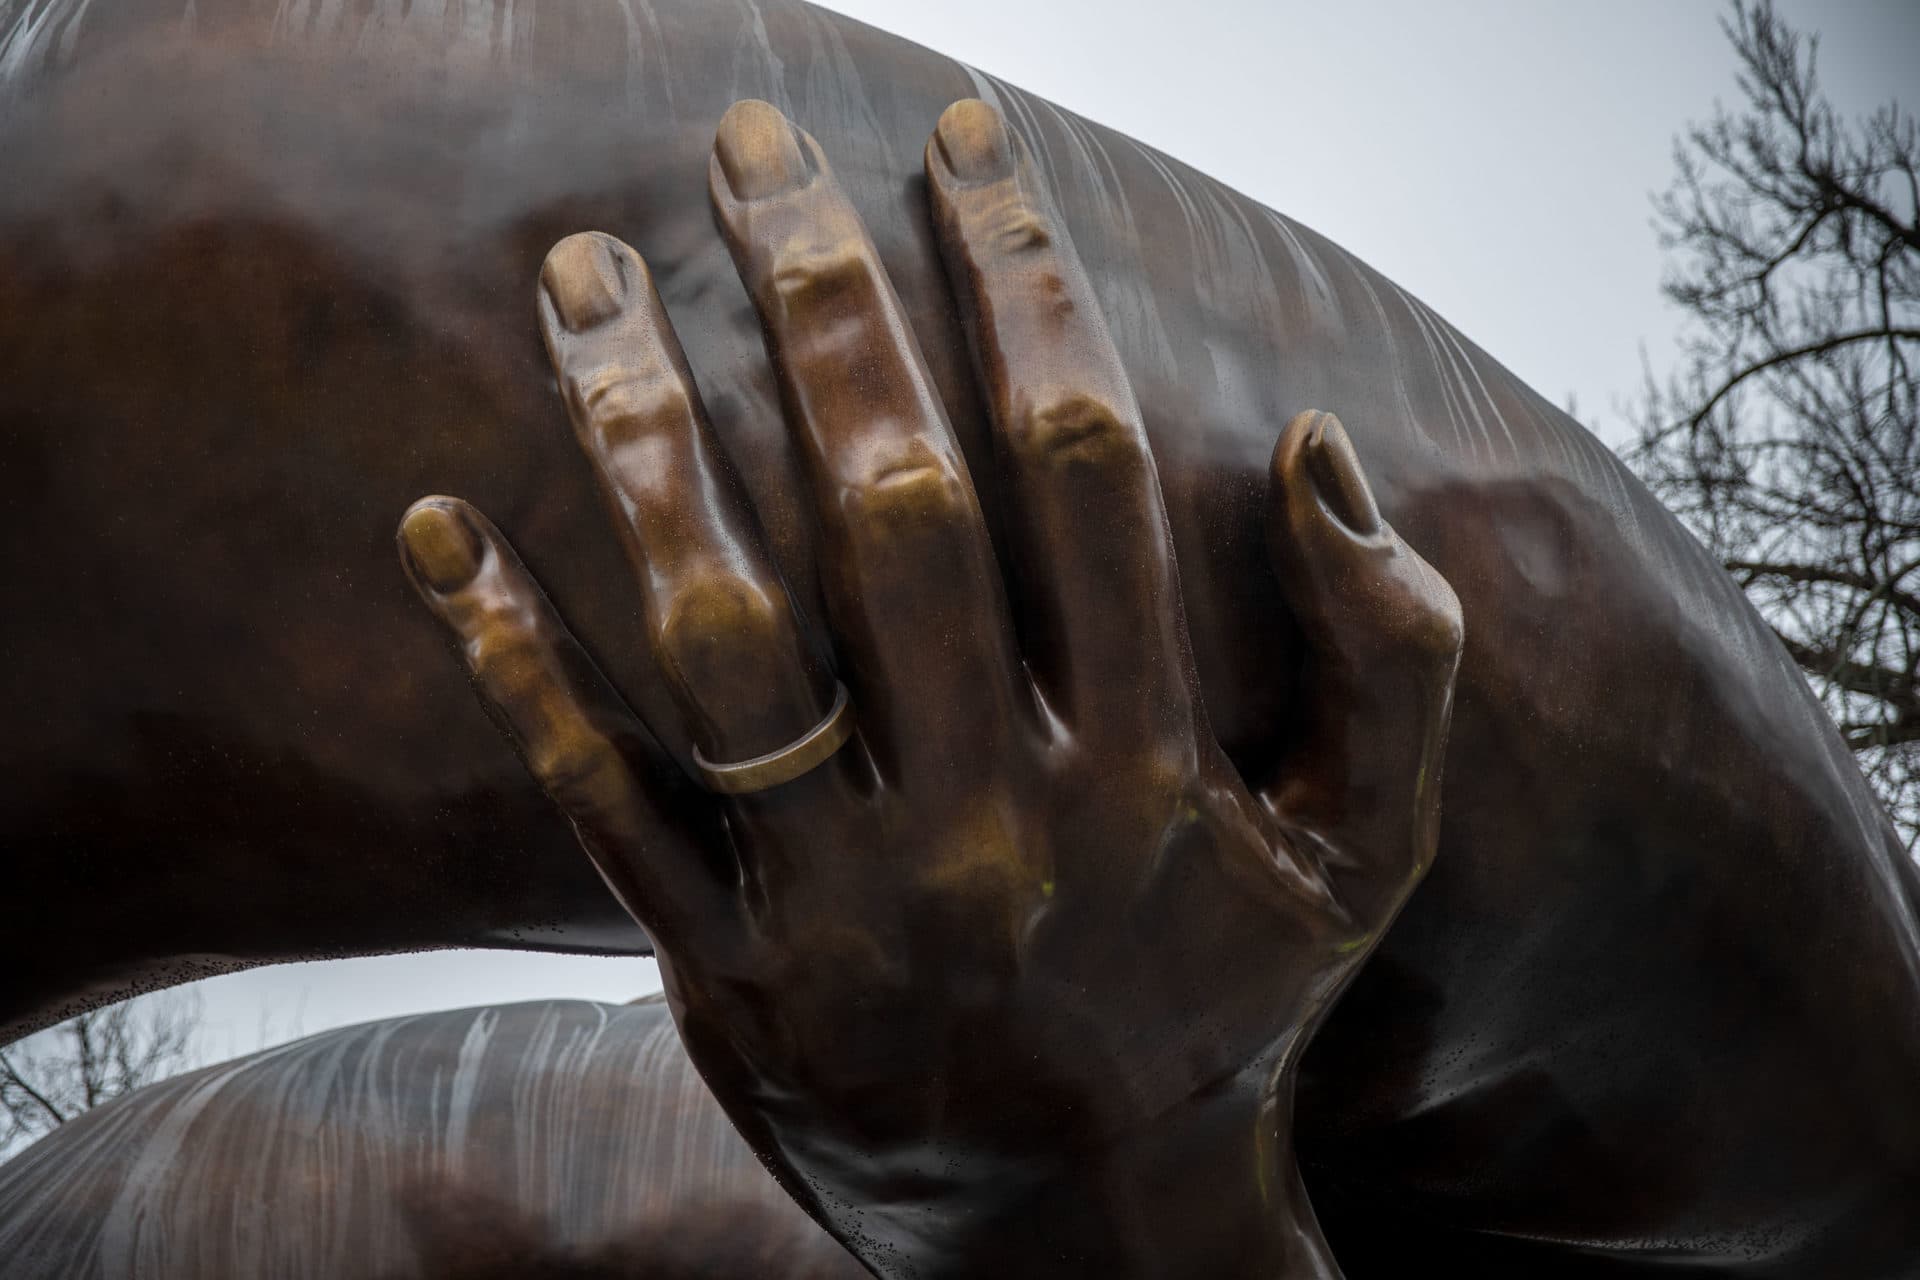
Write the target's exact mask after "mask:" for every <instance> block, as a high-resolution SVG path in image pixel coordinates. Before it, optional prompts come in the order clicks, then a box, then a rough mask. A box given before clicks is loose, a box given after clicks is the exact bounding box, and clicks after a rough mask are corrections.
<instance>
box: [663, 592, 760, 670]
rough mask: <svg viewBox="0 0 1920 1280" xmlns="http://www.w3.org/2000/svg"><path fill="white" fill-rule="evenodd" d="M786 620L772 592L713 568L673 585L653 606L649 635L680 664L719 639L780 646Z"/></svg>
mask: <svg viewBox="0 0 1920 1280" xmlns="http://www.w3.org/2000/svg"><path fill="white" fill-rule="evenodd" d="M788 622H789V615H788V611H787V608H786V605H785V602H784V601H782V600H780V599H779V598H777V597H776V596H775V595H774V594H772V593H770V592H768V591H766V590H764V589H762V588H761V587H759V586H756V585H755V584H754V583H752V582H749V581H747V580H746V579H744V578H740V577H736V576H732V575H720V574H714V575H710V576H703V577H700V578H696V579H694V580H692V581H689V582H687V583H685V584H682V585H680V586H678V587H676V588H675V589H673V591H672V592H671V594H670V595H669V596H668V597H667V599H666V601H665V602H664V604H663V606H662V608H661V609H660V610H659V621H658V623H657V625H656V629H655V640H656V643H657V644H658V645H659V648H660V652H661V653H662V654H663V655H665V656H666V658H667V659H668V661H669V662H670V663H671V664H673V665H674V666H676V667H678V668H680V669H681V670H685V669H687V668H689V667H692V666H695V665H699V663H698V659H699V656H700V655H701V654H703V653H707V652H709V651H711V650H712V649H714V648H715V647H716V646H719V645H724V646H726V647H727V648H728V649H729V650H744V651H746V652H749V653H758V654H769V653H780V652H784V648H783V643H784V640H785V637H786V633H787V631H788V630H789V627H788Z"/></svg>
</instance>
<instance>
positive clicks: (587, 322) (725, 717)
mask: <svg viewBox="0 0 1920 1280" xmlns="http://www.w3.org/2000/svg"><path fill="white" fill-rule="evenodd" d="M540 285H541V287H540V300H539V309H540V319H541V328H542V331H543V333H544V335H545V337H546V342H547V350H548V353H549V355H550V356H551V357H552V359H553V365H554V372H555V374H556V376H557V377H558V380H559V383H560V387H561V391H562V394H563V396H564V398H565V400H566V404H567V412H568V415H569V416H570V417H571V419H572V421H573V426H574V431H575V434H576V436H577V437H578V439H579V442H580V445H581V448H582V449H583V450H584V451H585V452H586V454H587V457H588V458H589V459H590V460H591V462H592V464H593V468H594V471H595V474H596V475H597V477H598V479H599V481H600V486H601V490H602V492H603V494H604V495H605V497H606V499H607V502H608V504H609V506H610V507H611V508H612V509H613V511H614V513H615V515H616V523H617V524H618V526H619V530H620V535H621V539H622V541H623V543H624V544H625V546H626V548H627V552H628V556H629V558H630V559H631V560H632V562H633V565H634V569H635V572H636V574H637V576H638V578H639V581H640V594H641V602H642V612H643V617H644V619H645V627H646V638H647V643H648V647H649V648H650V650H651V652H652V653H653V656H654V658H655V660H656V662H657V664H658V668H659V670H660V671H661V673H662V674H663V675H664V676H665V677H666V683H667V686H668V688H669V689H670V690H671V692H672V694H673V700H674V703H675V705H676V706H677V708H678V710H679V713H680V716H681V723H680V724H679V725H676V726H654V728H655V732H656V735H657V736H658V737H660V738H661V739H662V741H663V742H665V743H667V744H669V749H670V750H673V751H674V752H675V753H676V754H677V755H679V756H680V758H681V760H682V763H683V764H684V765H686V766H688V768H689V770H690V771H691V772H693V773H694V774H695V776H696V777H700V776H703V775H705V776H706V780H707V782H708V785H709V786H713V785H715V782H716V780H715V779H714V778H713V777H712V776H711V773H710V771H709V770H708V767H707V766H708V765H710V764H712V763H715V762H719V763H729V762H735V761H745V760H749V759H752V758H754V757H758V756H762V755H764V754H766V753H769V752H774V751H778V750H780V749H781V748H784V747H786V746H788V745H789V744H791V743H794V742H795V741H796V740H798V739H800V738H802V737H803V736H804V735H806V734H807V733H808V732H809V730H810V729H812V728H813V727H814V726H816V725H819V724H821V723H822V722H823V721H824V720H826V719H827V718H828V715H829V712H830V711H831V709H832V708H833V707H834V705H835V701H836V699H835V683H834V679H833V677H832V674H831V673H830V672H829V671H828V669H827V665H826V663H825V661H824V660H823V659H822V657H821V655H820V654H819V653H818V651H817V650H816V648H815V646H813V645H811V644H810V643H809V642H808V637H807V633H806V631H805V630H804V628H803V626H802V624H801V621H800V619H799V617H798V616H797V614H796V612H795V610H794V608H793V605H792V602H791V600H790V599H789V597H788V594H787V590H786V584H785V582H784V581H783V580H782V578H781V576H780V573H779V571H778V569H777V568H775V566H774V563H773V560H772V557H771V556H770V555H769V554H768V552H767V550H766V546H765V543H764V541H763V539H762V536H761V533H760V529H759V524H758V521H757V520H756V519H755V518H754V514H753V509H752V507H751V505H750V503H749V501H748V499H747V497H746V493H745V491H744V489H743V488H742V486H741V485H740V483H739V480H738V478H737V477H736V475H735V473H734V471H733V468H732V466H731V465H730V464H729V462H728V459H727V456H726V454H725V452H724V451H723V450H722V449H721V447H720V445H719V443H718V441H717V439H716V437H715V435H714V433H713V429H712V426H711V425H710V424H709V422H708V420H707V415H706V411H705V408H704V407H703V406H702V404H701V401H700V395H699V391H698V389H697V387H696V385H695V383H694V380H693V376H692V374H691V372H690V370H689V369H688V367H687V361H686V355H685V353H684V352H683V351H682V350H681V347H680V342H679V339H678V338H677V337H676V336H675V334H674V331H673V327H672V325H671V323H670V322H669V321H668V318H667V314H666V309H665V307H664V306H663V305H662V303H661V301H660V295H659V292H658V290H657V289H656V288H655V287H654V283H653V278H652V275H651V273H650V272H649V271H648V269H647V266H646V264H645V262H643V261H642V260H641V258H640V256H639V255H638V254H636V253H635V252H634V251H633V250H632V249H630V248H629V247H627V246H626V245H625V244H622V243H621V242H620V241H618V240H616V239H614V238H613V237H611V236H607V235H602V234H599V233H597V232H587V233H583V234H580V235H575V236H569V237H568V238H567V239H565V240H562V241H561V242H560V243H559V244H557V245H555V246H554V248H553V250H552V251H551V252H550V253H549V254H548V255H547V260H546V263H545V265H544V266H543V267H542V268H541V273H540ZM815 772H817V773H818V774H820V775H821V776H820V777H818V778H815V779H814V780H812V781H810V782H808V783H807V784H806V787H805V788H804V790H806V791H808V792H809V793H810V794H817V791H818V789H819V788H820V787H821V786H833V785H835V782H836V779H837V780H838V783H839V785H845V780H846V775H845V774H844V773H843V772H842V771H841V770H839V769H825V770H817V771H815ZM788 794H791V793H790V792H789V793H788ZM782 798H785V797H784V796H783V797H782Z"/></svg>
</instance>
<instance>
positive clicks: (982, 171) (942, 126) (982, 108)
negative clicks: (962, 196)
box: [933, 98, 1013, 182]
mask: <svg viewBox="0 0 1920 1280" xmlns="http://www.w3.org/2000/svg"><path fill="white" fill-rule="evenodd" d="M933 136H934V138H935V139H936V140H937V141H938V142H939V144H940V155H941V157H942V158H943V159H945V160H946V162H947V168H949V169H951V170H953V176H954V177H956V178H959V179H960V180H961V181H962V182H990V181H992V180H993V179H995V178H1004V177H1006V176H1007V175H1008V174H1010V173H1012V172H1013V139H1012V138H1011V137H1009V136H1008V134H1007V127H1006V125H1005V124H1004V123H1002V121H1001V119H1000V113H999V112H998V111H995V110H994V109H993V108H992V107H990V106H988V105H987V104H986V103H984V102H982V101H980V100H979V99H978V98H966V99H963V100H961V101H959V102H956V103H954V104H953V105H952V106H950V107H948V108H947V109H946V110H945V111H943V112H941V113H940V123H939V124H938V125H936V126H935V127H934V131H933Z"/></svg>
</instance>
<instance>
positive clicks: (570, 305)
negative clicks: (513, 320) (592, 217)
mask: <svg viewBox="0 0 1920 1280" xmlns="http://www.w3.org/2000/svg"><path fill="white" fill-rule="evenodd" d="M540 287H541V288H542V289H545V290H546V291H547V299H548V300H549V301H550V302H552V303H553V309H554V311H555V312H557V313H558V314H559V316H560V323H561V324H563V325H565V326H567V328H568V330H570V331H571V332H573V333H582V332H584V331H586V330H588V329H591V328H594V327H595V326H596V325H601V324H605V323H606V322H607V321H609V320H611V319H613V317H614V316H616V315H618V314H619V312H620V308H621V307H622V306H623V305H624V303H625V298H626V294H627V280H626V272H625V271H624V270H623V269H622V267H621V264H620V262H619V260H618V259H617V258H615V257H614V254H613V248H612V246H611V245H609V244H608V243H607V242H606V240H605V239H604V238H603V237H601V236H597V235H594V234H593V233H591V232H582V233H581V234H579V235H573V236H568V237H567V238H566V239H565V240H562V241H561V242H560V243H559V244H557V245H555V246H553V248H552V250H550V251H549V252H548V254H547V260H546V262H545V263H543V264H542V265H541V267H540Z"/></svg>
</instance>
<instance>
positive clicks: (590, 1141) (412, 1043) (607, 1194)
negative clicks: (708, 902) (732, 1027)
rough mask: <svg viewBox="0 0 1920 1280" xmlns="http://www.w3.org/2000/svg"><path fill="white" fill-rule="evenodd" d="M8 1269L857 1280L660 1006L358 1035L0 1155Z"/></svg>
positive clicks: (199, 1276)
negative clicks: (738, 1126) (745, 1132)
mask: <svg viewBox="0 0 1920 1280" xmlns="http://www.w3.org/2000/svg"><path fill="white" fill-rule="evenodd" d="M0 1274H4V1275H5V1276H6V1277H7V1280H857V1278H858V1277H862V1276H865V1275H866V1274H867V1272H866V1270H865V1269H864V1268H862V1267H861V1266H860V1265H859V1264H858V1263H856V1262H855V1261H854V1260H853V1258H852V1257H850V1256H849V1255H848V1254H847V1253H846V1251H845V1250H843V1249H842V1248H840V1246H839V1245H837V1244H835V1243H834V1241H833V1240H832V1238H831V1237H829V1236H828V1235H827V1234H826V1233H825V1232H823V1231H821V1230H820V1229H819V1228H818V1227H816V1226H815V1225H814V1224H813V1223H812V1222H810V1221H809V1220H808V1219H807V1216H806V1215H805V1214H803V1213H801V1212H800V1210H799V1209H798V1208H796V1207H795V1206H794V1203H793V1201H792V1200H791V1199H789V1198H788V1196H787V1194H786V1193H785V1192H784V1191H782V1190H780V1187H779V1185H778V1184H777V1183H775V1182H774V1180H773V1179H772V1178H770V1177H769V1176H767V1172H766V1170H764V1169H762V1168H761V1167H760V1164H759V1161H758V1160H756V1159H755V1157H754V1154H753V1152H752V1151H751V1150H749V1149H748V1147H747V1144H746V1143H744V1142H742V1141H741V1140H740V1138H739V1136H738V1135H736V1134H735V1133H734V1131H733V1128H732V1126H731V1125H730V1124H729V1123H728V1121H727V1118H726V1115H725V1114H724V1113H723V1112H722V1111H721V1110H720V1108H719V1107H718V1106H716V1105H715V1104H714V1101H713V1097H712V1095H711V1094H709V1093H708V1092H707V1090H706V1088H705V1087H704V1086H703V1085H702V1084H701V1082H700V1077H699V1076H698V1075H697V1074H695V1072H694V1069H693V1065H692V1064H691V1063H689V1062H688V1061H687V1057H686V1053H685V1051H684V1050H682V1048H681V1047H680V1037H679V1035H678V1033H676V1032H675V1031H674V1029H673V1022H672V1019H671V1018H670V1017H669V1016H668V1014H667V1009H666V1005H665V1004H664V1003H662V1002H660V1000H659V999H658V998H655V999H653V1000H648V1001H640V1002H636V1003H634V1004H631V1005H608V1004H591V1003H588V1002H586V1001H584V1000H555V1001H541V1002H530V1003H526V1004H508V1005H491V1006H485V1007H481V1008H477V1009H457V1010H452V1011H449V1012H446V1013H430V1014H420V1015H415V1016H412V1017H405V1018H390V1019H387V1020H385V1021H381V1022H369V1023H365V1024H362V1025H360V1026H355V1027H344V1028H341V1029H338V1030H334V1031H327V1032H323V1033H321V1034H319V1035H314V1036H308V1037H306V1038H305V1039H303V1040H298V1041H295V1042H293V1043H291V1044H286V1045H278V1046H275V1047H274V1048H272V1049H268V1050H265V1051H263V1052H261V1053H256V1054H252V1055H249V1056H248V1057H245V1058H240V1059H238V1060H236V1061H233V1062H223V1063H220V1064H218V1065H216V1066H210V1067H206V1068H204V1069H202V1070H199V1071H194V1072H189V1073H188V1074H186V1075H183V1076H179V1077H176V1078H175V1079H172V1080H167V1081H163V1082H162V1083H160V1084H157V1085H151V1086H149V1087H147V1088H144V1089H141V1090H139V1091H137V1092H136V1093H134V1094H132V1095H130V1096H127V1097H124V1098H118V1099H115V1100H114V1101H113V1102H111V1103H108V1104H106V1105H104V1106H102V1107H100V1108H98V1109H96V1110H94V1111H91V1112H88V1113H87V1114H85V1115H83V1116H80V1117H79V1118H77V1119H75V1120H74V1121H72V1122H70V1123H68V1124H66V1125H63V1126H62V1127H61V1128H60V1129H58V1130H57V1131H55V1132H54V1133H51V1134H49V1135H48V1136H47V1137H45V1138H43V1139H41V1140H40V1141H39V1142H38V1143H36V1144H35V1145H34V1146H32V1147H31V1148H29V1149H28V1150H27V1151H25V1152H23V1153H22V1154H20V1155H19V1156H17V1157H15V1158H14V1159H13V1160H11V1161H9V1162H8V1163H7V1164H5V1165H0Z"/></svg>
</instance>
